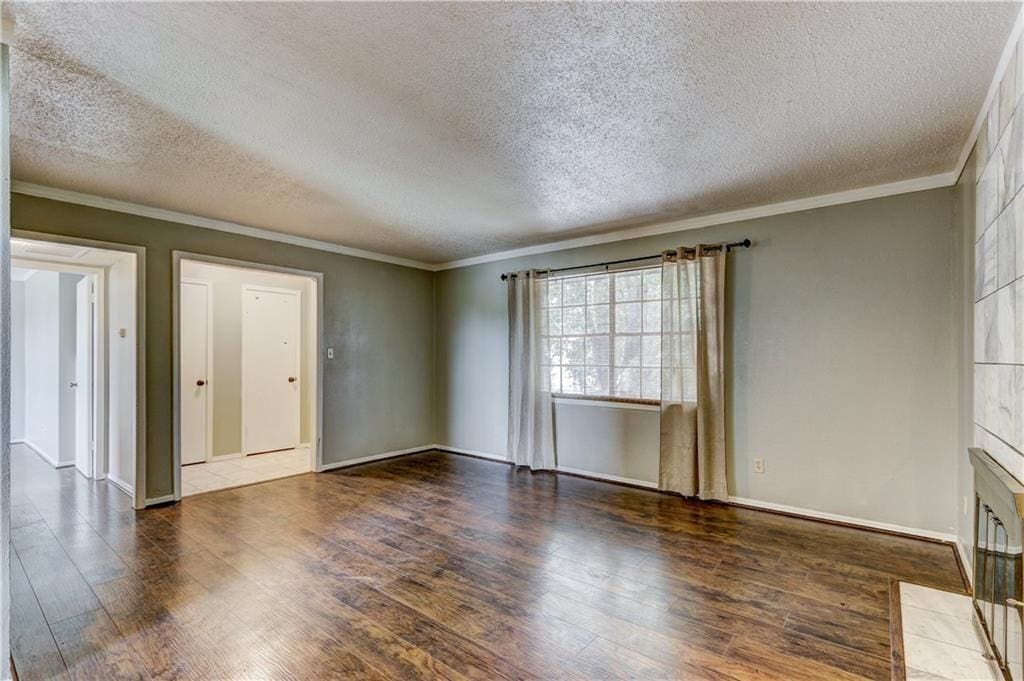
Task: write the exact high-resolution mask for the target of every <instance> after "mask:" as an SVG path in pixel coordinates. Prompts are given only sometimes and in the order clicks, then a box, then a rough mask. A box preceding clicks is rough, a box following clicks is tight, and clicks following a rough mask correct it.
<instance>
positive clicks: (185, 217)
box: [11, 180, 435, 271]
mask: <svg viewBox="0 0 1024 681" xmlns="http://www.w3.org/2000/svg"><path fill="white" fill-rule="evenodd" d="M11 192H13V193H15V194H24V195H25V196H36V197H39V198H42V199H52V200H54V201H63V202H65V203H76V204H78V205H81V206H91V207H92V208H102V209H103V210H112V211H115V212H117V213H128V214H130V215H139V216H141V217H144V218H153V219H155V220H165V221H167V222H178V223H181V224H183V225H192V226H193V227H203V228H206V229H214V230H217V231H219V232H229V233H231V234H239V235H241V236H248V237H252V238H254V239H267V240H269V241H277V242H280V243H285V244H291V245H292V246H302V247H304V248H314V249H317V250H320V251H329V252H331V253H340V254H342V255H350V256H352V257H354V258H363V259H365V260H376V261H378V262H386V263H390V264H392V265H402V266H403V267H414V268H416V269H420V270H430V271H433V270H434V268H435V265H431V264H429V263H425V262H420V261H419V260H410V259H408V258H399V257H397V256H393V255H386V254H384V253H375V252H373V251H364V250H362V249H361V248H349V247H348V246H342V245H340V244H335V243H331V242H330V241H321V240H319V239H310V238H308V237H304V236H295V235H294V234H285V233H283V232H276V231H273V230H269V229H261V228H259V227H250V226H248V225H240V224H238V223H236V222H228V221H227V220H215V219H213V218H204V217H202V216H199V215H192V214H190V213H180V212H178V211H175V210H166V209H164V208H154V207H152V206H144V205H142V204H139V203H130V202H128V201H119V200H117V199H108V198H105V197H103V196H96V195H94V194H85V193H83V192H75V191H71V190H68V189H57V188H54V187H46V186H43V185H40V184H32V183H31V182H22V181H21V180H14V181H12V182H11Z"/></svg>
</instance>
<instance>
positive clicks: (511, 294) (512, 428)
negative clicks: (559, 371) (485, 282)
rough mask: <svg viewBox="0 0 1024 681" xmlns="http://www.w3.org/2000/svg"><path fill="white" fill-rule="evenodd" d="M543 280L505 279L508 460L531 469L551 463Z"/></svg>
mask: <svg viewBox="0 0 1024 681" xmlns="http://www.w3.org/2000/svg"><path fill="white" fill-rule="evenodd" d="M546 298H547V278H546V277H545V276H544V275H542V274H538V273H537V271H536V270H530V271H524V272H516V273H515V274H514V275H510V276H509V277H508V458H509V461H512V462H513V463H514V464H516V465H517V466H529V467H530V468H531V469H533V470H546V469H553V468H554V467H555V438H554V425H553V420H554V418H553V415H552V401H551V375H550V373H549V372H548V370H547V369H546V368H545V367H544V366H542V352H543V344H542V343H541V325H542V323H543V314H544V310H543V309H542V304H543V301H544V300H545V299H546Z"/></svg>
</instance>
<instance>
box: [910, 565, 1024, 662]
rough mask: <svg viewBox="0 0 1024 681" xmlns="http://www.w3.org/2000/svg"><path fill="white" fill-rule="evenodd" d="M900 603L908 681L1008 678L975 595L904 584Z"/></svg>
mask: <svg viewBox="0 0 1024 681" xmlns="http://www.w3.org/2000/svg"><path fill="white" fill-rule="evenodd" d="M900 605H901V613H902V615H903V652H904V656H905V659H906V665H907V679H908V681H911V680H917V681H922V680H924V679H949V680H955V681H997V680H999V679H1002V678H1003V675H1002V672H1000V670H999V667H998V666H997V665H996V663H995V661H994V659H993V658H992V656H991V653H990V651H989V647H988V642H987V641H986V639H985V634H984V633H983V631H982V628H981V623H980V622H979V621H978V619H977V616H976V615H975V612H974V606H973V605H972V603H971V597H970V596H965V595H962V594H954V593H949V592H947V591H940V590H938V589H930V588H928V587H924V586H918V585H916V584H906V583H901V584H900ZM1018 619H1019V618H1018ZM1011 664H1018V665H1019V660H1011ZM1017 678H1019V677H1017Z"/></svg>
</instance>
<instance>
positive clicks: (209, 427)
mask: <svg viewBox="0 0 1024 681" xmlns="http://www.w3.org/2000/svg"><path fill="white" fill-rule="evenodd" d="M178 281H179V282H180V284H198V285H200V286H205V287H206V379H205V380H206V385H205V386H203V387H204V388H206V461H207V462H209V461H213V391H214V389H215V388H216V386H214V385H213V282H212V281H210V280H209V279H201V278H199V277H180V278H179V279H178ZM180 284H176V285H175V288H176V289H177V288H178V286H179V285H180ZM177 337H178V336H177V335H175V338H177ZM180 370H181V365H180V363H179V365H178V371H180ZM178 380H179V381H180V380H181V376H178ZM179 406H180V405H179Z"/></svg>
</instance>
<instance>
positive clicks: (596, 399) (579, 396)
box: [542, 265, 664, 408]
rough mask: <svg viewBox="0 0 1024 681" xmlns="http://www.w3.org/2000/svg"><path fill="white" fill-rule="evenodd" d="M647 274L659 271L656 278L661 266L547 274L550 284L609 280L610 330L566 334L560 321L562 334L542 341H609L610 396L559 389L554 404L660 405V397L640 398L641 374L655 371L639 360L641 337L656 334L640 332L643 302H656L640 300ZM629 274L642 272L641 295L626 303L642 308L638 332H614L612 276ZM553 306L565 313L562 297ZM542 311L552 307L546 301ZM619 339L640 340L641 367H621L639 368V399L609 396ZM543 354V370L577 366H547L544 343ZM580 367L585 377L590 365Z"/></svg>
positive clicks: (643, 406) (554, 392)
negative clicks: (593, 279) (631, 338)
mask: <svg viewBox="0 0 1024 681" xmlns="http://www.w3.org/2000/svg"><path fill="white" fill-rule="evenodd" d="M649 271H657V272H659V276H660V271H661V266H660V265H653V266H652V265H646V266H642V267H629V268H621V269H614V270H606V271H596V272H581V273H579V274H576V273H574V274H566V275H563V276H559V275H549V277H548V281H549V282H551V281H555V280H559V281H565V280H567V279H583V280H585V279H586V278H587V277H593V276H601V275H604V276H607V277H608V303H607V305H608V329H609V330H608V332H607V333H589V332H588V331H587V329H586V326H584V331H583V333H573V334H565V333H564V323H565V322H564V318H563V322H562V324H563V327H562V330H563V333H560V334H557V335H554V336H552V335H551V334H550V333H548V334H544V335H543V336H542V337H543V338H544V340H545V341H547V340H548V339H551V338H557V339H563V338H565V337H566V336H567V335H568V336H569V337H571V338H577V337H579V338H583V339H586V338H588V337H606V338H608V365H607V367H608V387H609V393H608V394H586V393H568V392H561V390H552V397H553V398H554V399H555V401H556V402H557V403H579V402H591V403H611V404H613V405H615V406H620V405H621V406H625V407H628V406H635V407H642V408H660V406H661V400H660V397H659V399H653V398H650V397H647V398H645V397H642V395H643V371H644V369H654V368H655V367H645V366H644V365H643V359H642V357H643V337H644V336H651V335H655V334H654V333H651V332H648V333H644V331H643V304H644V303H649V302H655V301H652V300H645V299H644V297H643V278H642V275H643V273H644V272H649ZM629 272H640V273H641V283H640V290H641V293H640V297H639V298H638V299H637V300H636V301H628V302H630V303H633V302H637V303H639V304H640V305H641V321H640V323H641V330H640V331H639V332H623V333H617V332H616V330H615V323H616V316H615V307H616V300H615V275H618V274H626V273H629ZM656 302H657V303H658V304H659V306H661V307H662V308H663V306H664V298H662V297H660V295H659V297H658V298H657V301H656ZM595 304H596V305H601V304H603V303H590V302H587V301H584V304H583V305H582V306H578V305H569V306H568V307H583V308H584V310H586V308H587V307H589V306H591V305H595ZM553 307H557V308H561V309H562V310H563V311H564V310H565V308H566V307H567V306H566V305H565V301H564V298H562V299H561V302H560V304H559V305H557V306H553ZM543 309H544V313H545V314H547V311H548V310H549V309H551V308H549V307H548V305H547V301H544V305H543ZM584 314H586V313H584ZM586 324H587V319H586V316H585V317H584V325H586ZM660 332H661V329H660V328H659V330H658V332H657V335H659V336H660ZM618 336H622V337H636V338H639V339H640V343H641V363H640V365H639V366H636V367H634V366H630V367H621V368H636V369H639V371H640V392H641V396H638V397H627V396H619V395H613V394H611V392H612V390H613V389H614V384H615V369H616V364H615V339H616V337H618ZM585 343H586V340H584V344H585ZM544 351H545V354H544V358H543V367H544V368H545V369H548V370H549V371H550V369H551V367H554V366H558V367H560V368H561V367H566V366H576V365H566V364H562V363H561V362H560V363H559V364H557V365H554V364H549V363H548V356H547V343H545V348H544ZM584 352H585V349H584ZM580 366H581V368H583V370H584V374H585V373H586V369H587V368H588V367H589V366H591V365H587V364H586V361H585V360H584V364H583V365H580ZM594 366H596V365H594ZM660 370H661V369H660V366H659V367H658V371H660ZM584 380H585V379H584ZM560 387H561V386H559V388H560Z"/></svg>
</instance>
